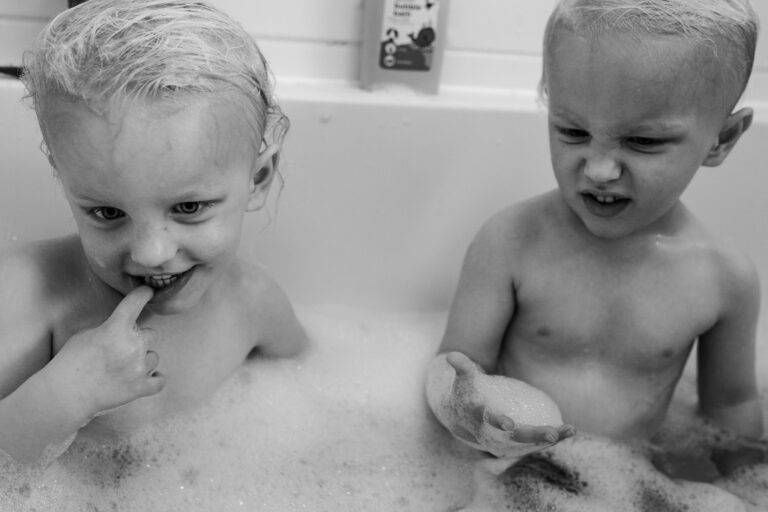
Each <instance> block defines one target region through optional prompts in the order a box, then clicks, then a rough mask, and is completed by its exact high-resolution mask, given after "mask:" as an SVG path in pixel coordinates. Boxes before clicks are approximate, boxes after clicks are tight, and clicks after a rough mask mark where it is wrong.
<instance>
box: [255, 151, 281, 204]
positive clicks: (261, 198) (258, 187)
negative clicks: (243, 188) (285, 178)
mask: <svg viewBox="0 0 768 512" xmlns="http://www.w3.org/2000/svg"><path fill="white" fill-rule="evenodd" d="M279 152H280V145H279V144H271V145H269V146H266V147H264V149H262V150H261V153H259V156H258V157H256V162H255V163H254V165H253V169H251V181H250V198H249V199H248V208H247V210H248V211H249V212H253V211H256V210H260V209H261V208H263V207H264V204H265V203H266V202H267V195H268V194H269V187H270V186H271V185H272V179H273V178H274V177H275V171H276V168H275V163H276V161H277V155H278V153H279Z"/></svg>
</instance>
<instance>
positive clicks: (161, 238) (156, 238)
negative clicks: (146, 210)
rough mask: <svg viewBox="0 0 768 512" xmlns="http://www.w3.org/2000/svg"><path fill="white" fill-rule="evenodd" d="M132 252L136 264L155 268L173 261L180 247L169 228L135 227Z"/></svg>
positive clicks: (153, 226) (156, 226) (147, 225)
mask: <svg viewBox="0 0 768 512" xmlns="http://www.w3.org/2000/svg"><path fill="white" fill-rule="evenodd" d="M130 250H131V259H132V260H133V261H134V262H135V263H137V264H139V265H141V266H143V267H147V268H154V267H159V266H161V265H163V264H164V263H166V262H168V261H170V260H171V259H173V257H174V256H175V255H176V251H177V250H178V246H177V244H176V241H175V240H174V238H173V236H172V233H171V232H170V231H169V229H168V227H167V226H165V225H151V224H145V225H141V226H136V227H135V229H134V232H133V237H132V239H131V247H130Z"/></svg>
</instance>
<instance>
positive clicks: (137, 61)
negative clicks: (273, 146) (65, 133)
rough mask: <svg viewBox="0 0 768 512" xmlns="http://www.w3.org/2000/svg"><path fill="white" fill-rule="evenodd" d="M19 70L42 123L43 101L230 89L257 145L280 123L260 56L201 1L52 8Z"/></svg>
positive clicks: (146, 98)
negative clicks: (239, 101) (54, 12)
mask: <svg viewBox="0 0 768 512" xmlns="http://www.w3.org/2000/svg"><path fill="white" fill-rule="evenodd" d="M22 79H23V80H24V83H25V85H26V87H27V91H28V95H29V97H31V98H32V101H33V104H34V107H35V110H36V111H37V115H38V117H39V118H40V121H41V124H42V123H43V122H44V119H45V108H46V106H45V105H46V100H47V99H48V98H50V97H64V98H67V99H70V100H72V101H78V102H84V103H85V104H87V105H88V106H89V107H90V108H92V109H94V110H95V111H100V109H103V108H107V107H109V106H111V105H114V104H115V103H116V102H124V101H129V102H132V101H140V102H146V103H157V102H163V103H166V104H168V105H171V106H172V105H173V104H174V103H178V104H180V105H184V102H185V99H187V100H188V99H189V98H190V97H191V96H192V97H194V96H198V95H221V94H226V93H232V92H235V93H236V94H240V95H241V96H242V98H244V99H245V100H246V101H245V102H244V105H245V112H244V115H245V116H246V117H247V118H248V123H249V126H251V128H252V129H253V132H254V136H255V137H256V138H255V139H254V144H255V147H256V150H257V151H258V150H259V148H260V147H261V144H262V141H263V140H264V139H265V137H268V138H270V139H271V140H273V141H275V142H280V141H281V140H282V138H283V136H284V134H285V132H286V131H287V129H288V126H289V123H288V119H287V118H286V117H285V115H283V113H282V111H281V110H280V107H279V106H278V104H277V103H276V101H275V99H274V96H273V86H272V81H271V76H270V71H269V68H268V66H267V63H266V61H265V59H264V57H263V55H262V54H261V51H260V50H259V48H258V47H257V46H256V43H255V42H254V41H253V39H252V38H251V37H250V36H249V35H248V34H247V33H246V31H245V30H244V29H243V28H242V26H240V24H239V23H237V22H236V21H234V20H233V19H232V18H230V17H229V16H227V15H226V14H224V13H222V12H221V11H219V10H217V9H216V8H214V7H212V6H211V5H210V4H208V3H206V2H204V1H190V0H89V1H87V2H84V3H82V4H80V5H78V6H77V7H74V8H71V9H68V10H66V11H64V12H62V13H61V14H59V15H58V16H57V17H56V18H55V19H54V20H53V21H52V22H51V23H50V24H49V25H48V26H47V27H46V28H45V30H44V31H43V32H42V33H41V34H40V36H39V39H38V42H37V46H36V48H35V50H34V51H32V52H29V53H27V54H26V55H25V56H24V72H23V75H22Z"/></svg>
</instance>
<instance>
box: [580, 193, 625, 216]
mask: <svg viewBox="0 0 768 512" xmlns="http://www.w3.org/2000/svg"><path fill="white" fill-rule="evenodd" d="M581 200H582V202H583V203H584V207H585V208H586V209H587V211H588V212H589V213H591V214H592V215H595V216H596V217H613V216H614V215H618V214H619V213H621V212H622V211H623V210H624V208H626V207H627V205H629V199H616V200H615V201H613V202H612V203H601V202H600V201H598V200H597V199H595V196H593V195H592V194H582V196H581Z"/></svg>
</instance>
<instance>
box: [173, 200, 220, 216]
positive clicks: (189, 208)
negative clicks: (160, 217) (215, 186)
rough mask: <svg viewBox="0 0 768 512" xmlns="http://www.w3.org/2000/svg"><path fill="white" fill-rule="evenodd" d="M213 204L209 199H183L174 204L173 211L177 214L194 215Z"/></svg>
mask: <svg viewBox="0 0 768 512" xmlns="http://www.w3.org/2000/svg"><path fill="white" fill-rule="evenodd" d="M211 206H213V203H212V202H210V201H185V202H183V203H179V204H177V205H174V207H173V213H177V214H179V215H186V216H189V215H195V214H198V213H200V212H202V211H204V210H206V209H208V208H210V207H211Z"/></svg>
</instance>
